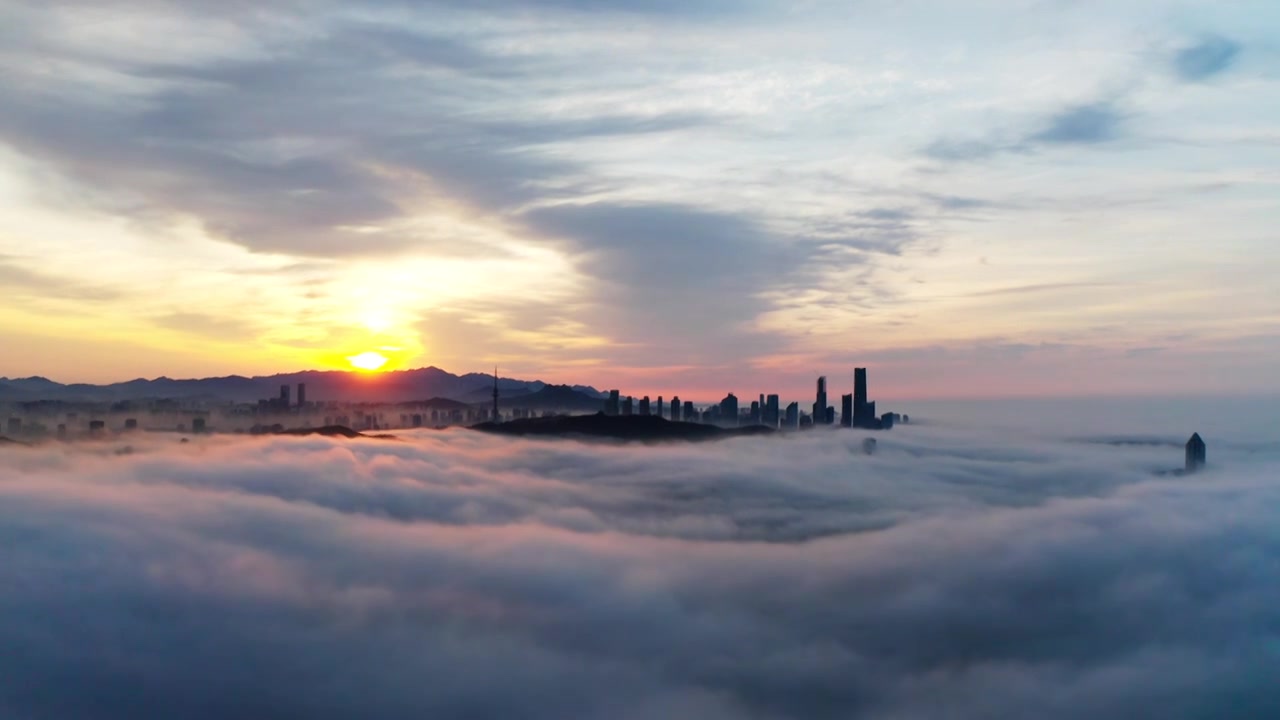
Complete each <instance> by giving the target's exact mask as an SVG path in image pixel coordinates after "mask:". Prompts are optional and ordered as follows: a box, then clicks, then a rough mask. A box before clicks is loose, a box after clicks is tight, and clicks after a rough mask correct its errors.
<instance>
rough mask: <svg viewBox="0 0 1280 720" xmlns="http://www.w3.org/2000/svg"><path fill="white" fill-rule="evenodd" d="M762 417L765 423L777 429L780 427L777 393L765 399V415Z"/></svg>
mask: <svg viewBox="0 0 1280 720" xmlns="http://www.w3.org/2000/svg"><path fill="white" fill-rule="evenodd" d="M761 419H762V420H763V421H764V424H765V425H767V426H769V427H771V428H773V429H775V430H776V429H778V419H779V418H778V396H777V395H770V396H769V397H768V398H766V399H765V403H764V417H763V418H761Z"/></svg>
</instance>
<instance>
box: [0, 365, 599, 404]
mask: <svg viewBox="0 0 1280 720" xmlns="http://www.w3.org/2000/svg"><path fill="white" fill-rule="evenodd" d="M298 383H306V385H307V399H308V400H310V401H318V402H323V401H328V400H337V401H341V402H403V401H407V400H415V399H418V398H422V399H425V398H446V399H450V400H459V401H463V402H466V401H468V400H469V399H471V396H473V395H474V394H477V393H479V392H481V391H482V389H483V390H486V391H487V392H492V391H493V376H492V375H486V374H483V373H467V374H465V375H454V374H453V373H450V372H447V371H445V370H441V369H440V368H437V367H427V368H418V369H415V370H394V371H390V372H385V373H359V372H350V371H344V370H308V371H304V372H296V373H282V374H278V375H267V376H257V377H244V376H240V375H228V376H226V377H214V378H191V379H182V380H175V379H173V378H168V377H159V378H155V379H153V380H147V379H144V378H138V379H136V380H129V381H126V382H120V383H112V384H109V385H90V384H85V383H75V384H69V385H64V384H62V383H59V382H55V381H53V380H50V379H48V378H43V377H29V378H13V379H11V378H3V377H0V401H8V402H31V401H37V400H64V401H80V402H117V401H121V400H148V399H177V400H197V399H200V400H210V401H224V402H255V401H257V400H259V399H263V398H275V397H279V394H280V386H282V385H288V386H289V388H290V393H291V395H290V397H291V399H292V400H293V401H295V402H296V401H297V395H296V393H297V386H298ZM545 387H547V384H546V383H544V382H542V381H541V380H516V379H513V378H501V377H500V378H499V379H498V392H499V394H502V395H512V396H515V395H521V394H530V393H536V392H538V391H539V390H542V389H543V388H545ZM573 390H575V391H577V392H579V393H582V394H584V395H586V396H588V397H597V398H598V397H600V393H599V391H597V390H596V389H595V388H592V387H587V386H574V387H573Z"/></svg>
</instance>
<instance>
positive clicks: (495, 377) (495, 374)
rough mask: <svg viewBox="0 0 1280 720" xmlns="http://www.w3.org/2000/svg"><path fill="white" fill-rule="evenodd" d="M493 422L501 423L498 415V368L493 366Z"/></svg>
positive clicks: (500, 417)
mask: <svg viewBox="0 0 1280 720" xmlns="http://www.w3.org/2000/svg"><path fill="white" fill-rule="evenodd" d="M493 421H494V422H502V416H501V415H499V414H498V366H497V365H494V366H493Z"/></svg>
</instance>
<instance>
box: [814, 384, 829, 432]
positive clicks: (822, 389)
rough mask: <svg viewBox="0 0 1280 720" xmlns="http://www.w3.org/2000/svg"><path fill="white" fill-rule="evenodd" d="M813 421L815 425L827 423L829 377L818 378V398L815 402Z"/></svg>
mask: <svg viewBox="0 0 1280 720" xmlns="http://www.w3.org/2000/svg"><path fill="white" fill-rule="evenodd" d="M813 421H814V422H815V423H825V422H826V421H827V376H826V375H823V376H821V377H819V378H818V392H817V397H816V398H814V401H813Z"/></svg>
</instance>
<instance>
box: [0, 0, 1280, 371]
mask: <svg viewBox="0 0 1280 720" xmlns="http://www.w3.org/2000/svg"><path fill="white" fill-rule="evenodd" d="M1277 37H1280V9H1278V8H1277V6H1276V4H1275V3H1274V2H1271V1H1270V0H1258V1H1256V2H1250V1H1248V0H1242V1H1240V2H1227V3H1223V2H1176V1H1174V0H1159V1H1157V0H1133V1H1132V2H1125V3H1114V2H1101V1H1097V2H1095V1H1091V0H998V1H997V0H987V1H979V0H974V1H971V2H947V3H937V2H925V1H923V0H919V1H912V0H905V1H900V0H893V1H889V0H864V1H860V2H854V3H850V2H835V1H831V2H827V1H826V0H807V1H803V2H770V1H769V0H743V1H741V2H731V1H730V0H685V1H680V2H677V1H675V0H653V1H651V2H644V1H642V0H601V1H600V2H588V1H587V0H525V1H524V2H517V1H515V0H479V1H475V0H473V1H471V2H450V1H448V0H421V1H418V2H410V1H409V0H365V1H364V2H345V1H344V2H338V1H336V0H334V1H332V2H327V1H325V0H315V1H308V0H285V1H284V2H273V3H253V2H240V1H238V0H236V1H231V2H209V1H204V0H121V1H118V2H96V1H94V0H65V1H62V2H57V3H47V2H35V1H28V0H9V2H5V3H3V4H2V5H0V68H3V70H0V97H3V98H4V102H3V103H0V288H3V300H2V301H0V337H2V338H3V344H4V349H5V352H3V353H0V376H9V377H20V376H28V375H43V376H47V377H52V378H54V379H57V380H61V381H64V382H72V381H90V382H107V381H120V380H127V379H131V378H135V377H140V376H141V377H155V376H160V375H165V376H169V377H198V376H209V375H226V374H231V373H237V374H244V375H255V374H271V373H275V372H288V371H296V370H303V369H312V368H315V369H343V368H347V367H349V363H348V361H347V360H346V358H348V357H350V356H356V355H359V354H360V353H365V352H378V353H380V354H383V355H384V356H386V357H388V358H389V359H390V362H389V363H388V365H387V366H386V367H388V368H411V367H420V366H427V365H435V366H438V367H443V368H445V369H448V370H451V371H454V372H459V373H461V372H467V371H475V370H482V369H485V368H490V367H492V366H493V365H495V364H496V365H498V366H499V367H501V368H503V374H504V375H506V376H510V377H520V378H525V379H541V380H544V381H547V382H568V383H583V384H592V385H595V386H597V387H622V388H625V389H627V391H629V392H634V393H635V394H637V395H640V394H651V395H654V396H657V395H660V394H666V395H671V394H680V395H684V396H699V397H701V396H703V395H706V396H708V397H711V396H717V397H718V396H719V395H720V394H723V392H725V391H729V390H733V391H736V392H738V393H739V394H740V395H742V394H744V393H745V394H746V395H748V396H749V395H752V394H754V393H756V392H779V391H780V392H783V393H784V394H796V395H797V396H799V394H800V393H804V394H805V396H807V394H808V392H809V389H810V387H811V384H812V379H813V377H814V376H816V375H818V374H819V373H827V374H830V375H833V376H836V377H841V378H843V377H844V376H845V375H851V374H852V373H851V368H852V367H854V366H855V365H857V366H867V367H869V368H871V369H872V372H873V377H874V378H876V380H875V382H876V383H877V388H878V389H879V390H880V392H879V393H877V394H881V395H882V396H883V395H884V394H887V395H892V396H894V397H947V396H987V397H990V396H1003V395H1019V396H1021V395H1032V396H1034V395H1065V394H1082V393H1083V394H1134V395H1152V394H1249V393H1259V392H1263V393H1277V392H1280V379H1278V376H1277V375H1276V373H1275V372H1274V370H1273V367H1272V365H1273V358H1274V357H1276V355H1277V353H1280V283H1276V282H1275V278H1274V275H1275V270H1276V268H1277V267H1280V244H1277V242H1276V241H1277V237H1276V227H1278V226H1280V223H1278V222H1277V221H1280V202H1277V200H1278V199H1280V193H1277V182H1278V181H1280V169H1278V168H1280V70H1277V68H1280V46H1278V43H1277V41H1276V38H1277ZM842 382H843V381H842Z"/></svg>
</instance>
